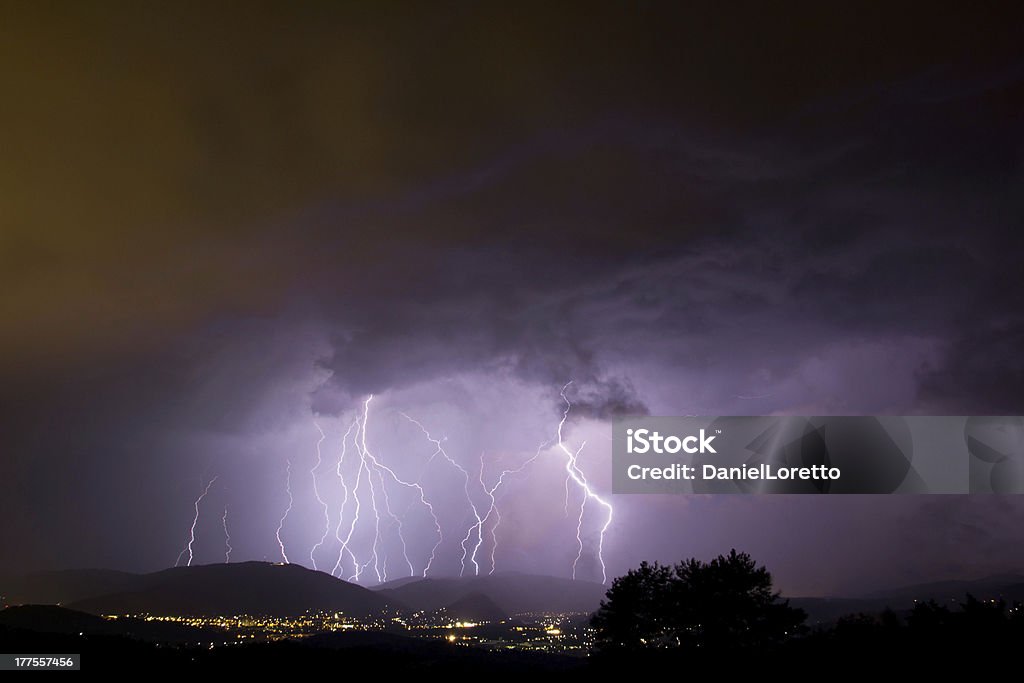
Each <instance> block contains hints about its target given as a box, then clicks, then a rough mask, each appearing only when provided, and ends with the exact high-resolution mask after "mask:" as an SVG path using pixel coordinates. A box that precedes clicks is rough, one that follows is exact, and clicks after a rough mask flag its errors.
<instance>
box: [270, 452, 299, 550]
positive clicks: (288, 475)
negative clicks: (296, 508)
mask: <svg viewBox="0 0 1024 683" xmlns="http://www.w3.org/2000/svg"><path fill="white" fill-rule="evenodd" d="M285 462H286V463H287V468H286V470H285V472H286V474H285V480H284V490H285V491H287V492H288V507H287V508H285V510H284V514H283V515H281V521H280V522H278V524H277V532H276V533H275V534H274V535H275V536H276V537H277V545H278V546H280V548H281V557H282V558H283V559H284V562H285V564H290V561H289V560H288V555H287V554H286V553H285V551H284V541H282V540H281V529H283V528H284V521H285V520H286V519H288V515H289V514H290V513H291V511H292V503H294V502H295V499H294V498H292V461H291V460H286V461H285Z"/></svg>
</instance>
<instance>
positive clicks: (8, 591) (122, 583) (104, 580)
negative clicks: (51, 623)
mask: <svg viewBox="0 0 1024 683" xmlns="http://www.w3.org/2000/svg"><path fill="white" fill-rule="evenodd" d="M142 581H143V575H142V574H132V573H130V572H119V571H114V570H111V569H66V570H62V571H47V572H36V573H34V574H27V575H25V576H17V577H13V578H9V579H6V580H4V582H3V583H2V584H0V595H3V596H5V597H6V598H7V601H8V602H9V603H10V604H15V605H16V604H49V605H59V604H68V603H72V602H77V601H79V600H84V599H85V598H91V597H95V596H97V595H106V594H108V593H120V592H124V591H129V590H137V589H138V588H139V587H140V586H141V585H142Z"/></svg>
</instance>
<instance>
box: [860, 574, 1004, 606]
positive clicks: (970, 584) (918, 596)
mask: <svg viewBox="0 0 1024 683" xmlns="http://www.w3.org/2000/svg"><path fill="white" fill-rule="evenodd" d="M967 593H970V594H971V595H973V596H974V597H976V598H986V599H988V598H994V599H998V598H1000V597H1002V598H1005V599H1007V600H1022V599H1024V574H996V575H994V576H987V577H985V578H982V579H973V580H952V581H934V582H931V583H921V584H915V585H911V586H902V587H900V588H892V589H888V590H884V591H879V592H877V593H874V594H873V595H871V596H870V597H876V598H890V599H892V598H897V599H904V600H910V601H913V600H929V599H934V600H936V601H937V602H943V601H948V600H963V598H964V595H966V594H967Z"/></svg>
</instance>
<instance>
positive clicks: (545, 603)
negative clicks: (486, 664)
mask: <svg viewBox="0 0 1024 683" xmlns="http://www.w3.org/2000/svg"><path fill="white" fill-rule="evenodd" d="M396 584H397V585H396ZM606 590H607V589H606V588H605V587H604V586H602V585H601V584H599V583H593V582H591V581H574V580H572V579H562V578H556V577H553V576H537V575H533V574H518V573H502V574H493V575H491V576H467V577H461V578H443V579H442V578H438V579H419V580H417V581H408V580H401V583H399V582H393V583H385V584H383V585H381V586H379V587H378V588H376V589H375V592H376V593H377V594H378V595H380V596H382V597H384V598H386V599H388V600H389V601H393V602H396V603H401V604H403V605H406V606H408V607H410V608H411V609H414V610H436V609H440V608H442V607H448V606H449V605H452V604H453V603H457V602H458V601H460V600H464V599H466V598H467V597H469V596H471V595H473V594H477V595H480V596H483V597H486V598H487V599H489V600H490V601H491V602H492V603H493V604H494V605H495V606H500V607H499V608H500V610H501V611H503V612H505V613H507V614H509V615H512V614H519V613H521V612H592V611H594V610H596V609H597V608H598V607H600V605H601V599H602V598H603V597H604V594H605V591H606Z"/></svg>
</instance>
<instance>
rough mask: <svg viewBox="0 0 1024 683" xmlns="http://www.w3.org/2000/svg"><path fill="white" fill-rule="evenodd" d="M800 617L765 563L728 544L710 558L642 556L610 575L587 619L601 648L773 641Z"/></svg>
mask: <svg viewBox="0 0 1024 683" xmlns="http://www.w3.org/2000/svg"><path fill="white" fill-rule="evenodd" d="M805 619H806V614H805V613H804V612H803V610H799V609H795V608H792V607H790V606H789V603H788V601H785V600H780V599H779V594H778V593H776V592H773V591H772V578H771V574H770V573H769V572H768V570H767V569H765V568H764V567H758V566H757V565H756V563H755V562H754V561H753V560H752V559H751V558H750V556H749V555H747V554H746V553H737V552H736V551H735V550H732V551H730V552H729V554H728V555H719V556H718V557H716V558H715V559H713V560H711V562H701V561H700V560H697V559H690V560H686V561H684V562H680V563H679V564H677V565H675V566H674V567H668V566H664V565H660V564H658V563H657V562H655V563H654V564H649V563H646V562H644V563H643V564H641V565H640V567H639V568H638V569H633V570H630V571H629V572H628V573H627V574H626V575H625V576H621V577H619V578H617V579H615V581H614V582H613V583H612V587H611V588H610V589H609V590H608V593H607V594H606V599H605V600H603V601H602V602H601V608H600V609H599V610H598V611H597V613H596V614H595V615H594V618H593V620H592V625H593V626H594V628H595V629H596V631H597V636H596V645H597V647H598V648H599V649H601V650H603V651H612V652H614V651H635V650H647V649H669V648H672V649H688V650H697V649H699V650H701V651H704V652H707V651H722V650H736V649H751V648H763V647H767V646H770V645H773V644H777V643H779V642H781V641H782V640H783V639H785V638H786V637H787V636H788V635H792V634H793V633H795V632H797V631H798V630H800V629H801V628H802V625H803V622H804V620H805Z"/></svg>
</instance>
